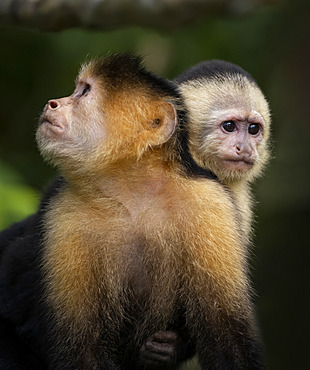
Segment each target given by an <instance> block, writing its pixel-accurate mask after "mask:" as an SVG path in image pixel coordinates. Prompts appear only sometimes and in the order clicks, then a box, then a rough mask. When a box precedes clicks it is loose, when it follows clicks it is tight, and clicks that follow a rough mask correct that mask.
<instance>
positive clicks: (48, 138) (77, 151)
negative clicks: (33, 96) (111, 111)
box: [36, 78, 107, 165]
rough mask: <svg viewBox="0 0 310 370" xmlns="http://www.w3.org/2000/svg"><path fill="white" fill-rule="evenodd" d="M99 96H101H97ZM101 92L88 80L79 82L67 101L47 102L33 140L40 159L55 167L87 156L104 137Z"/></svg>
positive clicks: (55, 100)
mask: <svg viewBox="0 0 310 370" xmlns="http://www.w3.org/2000/svg"><path fill="white" fill-rule="evenodd" d="M99 92H100V94H99ZM101 95H102V94H101V91H100V87H99V86H98V84H97V83H96V82H95V81H93V80H92V79H91V78H88V79H85V80H79V81H78V82H77V85H76V89H75V90H74V92H73V94H72V95H71V96H69V97H65V98H61V99H52V100H49V101H48V103H47V104H46V106H45V108H44V110H43V113H42V115H41V118H40V121H39V127H38V130H37V134H36V138H37V142H38V145H39V148H40V151H41V152H42V154H43V156H44V157H45V158H46V159H48V160H49V161H51V162H52V163H54V164H56V165H58V164H59V163H61V162H62V160H63V159H64V160H65V161H68V158H71V159H72V160H74V159H76V160H79V158H82V156H83V157H84V160H87V157H88V156H91V155H92V153H94V151H95V150H96V148H97V147H98V145H99V144H100V143H102V142H103V141H104V140H105V139H106V137H107V130H106V124H105V115H104V111H103V107H102V104H101V101H100V97H101Z"/></svg>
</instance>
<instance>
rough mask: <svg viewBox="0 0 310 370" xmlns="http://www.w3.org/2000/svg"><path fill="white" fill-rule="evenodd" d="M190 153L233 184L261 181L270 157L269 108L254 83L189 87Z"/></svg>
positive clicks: (184, 88)
mask: <svg viewBox="0 0 310 370" xmlns="http://www.w3.org/2000/svg"><path fill="white" fill-rule="evenodd" d="M181 89H182V93H183V95H184V96H185V101H186V105H187V108H188V111H189V129H188V130H189V141H190V150H191V152H192V155H193V157H194V158H195V160H196V161H197V162H198V163H199V164H200V165H201V166H202V167H204V168H209V169H210V170H212V171H213V172H214V173H215V174H216V175H217V176H218V178H219V179H220V180H221V181H223V182H225V183H230V182H233V181H238V180H241V179H246V180H252V179H253V178H254V177H257V176H258V175H259V174H260V172H261V169H262V168H263V166H264V164H265V163H266V161H267V158H268V148H267V141H268V136H269V125H270V123H269V110H268V104H267V102H266V100H265V98H264V96H263V95H262V93H261V91H260V90H259V89H258V87H256V86H255V85H254V84H251V83H249V82H247V81H245V83H244V85H242V86H240V85H238V84H236V83H232V82H230V81H227V82H225V83H223V82H222V83H219V82H217V81H205V82H203V83H197V82H196V83H195V82H194V83H193V82H190V83H188V84H184V85H183V86H182V87H181Z"/></svg>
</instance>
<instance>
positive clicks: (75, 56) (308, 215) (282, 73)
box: [0, 1, 310, 370]
mask: <svg viewBox="0 0 310 370" xmlns="http://www.w3.org/2000/svg"><path fill="white" fill-rule="evenodd" d="M308 4H309V2H306V1H304V2H299V1H295V2H285V1H284V2H279V3H278V4H274V5H270V6H266V7H264V8H260V9H259V10H258V11H256V12H254V13H251V14H247V15H246V16H242V17H240V16H239V17H236V16H231V17H230V16H226V17H223V16H221V17H218V18H215V17H212V18H210V17H209V18H206V19H205V20H204V21H202V22H199V24H194V25H189V26H186V27H182V28H179V29H175V30H170V31H169V32H168V31H167V32H159V31H156V30H152V29H141V28H134V27H131V28H124V29H122V30H117V31H113V32H86V31H82V30H68V31H64V32H60V33H54V34H51V33H39V32H33V31H27V30H23V29H17V28H3V27H0V81H1V87H0V108H1V111H0V229H2V228H5V227H6V226H8V225H9V224H10V223H12V222H14V221H16V220H19V219H21V218H23V217H24V216H25V215H27V214H29V213H31V212H32V211H33V210H34V209H35V207H36V206H37V202H38V195H39V191H40V189H41V188H42V187H43V186H44V185H45V184H46V183H47V181H48V179H50V178H51V177H52V176H53V175H54V174H55V172H54V170H53V169H51V168H50V167H48V166H47V165H46V164H45V163H44V162H43V160H42V159H41V157H40V155H39V153H38V151H37V148H36V144H35V140H34V132H35V126H36V122H37V121H38V117H39V115H40V112H41V110H42V108H43V106H44V105H45V103H46V102H47V100H48V99H50V98H58V97H62V96H66V95H69V94H71V92H72V90H73V86H74V79H75V76H76V73H77V71H78V69H79V65H80V63H81V62H83V61H84V60H85V59H86V57H91V56H97V55H101V54H106V53H107V52H118V51H128V50H129V51H136V52H138V53H140V54H142V55H144V56H145V57H146V65H147V67H148V68H149V69H151V70H153V71H154V72H155V73H159V74H162V75H164V76H166V77H169V78H173V77H175V76H177V75H178V74H179V73H180V72H182V71H183V70H184V69H186V68H188V67H189V66H191V65H193V64H195V63H197V62H199V61H201V60H205V59H211V58H220V59H226V60H229V61H232V62H234V63H237V64H240V65H241V66H242V67H243V68H245V69H246V70H248V71H249V72H250V73H251V74H252V75H253V76H254V77H255V79H256V80H257V81H258V83H259V85H260V86H261V88H262V89H263V91H264V92H265V95H266V97H267V99H268V100H269V101H270V106H271V110H272V115H273V124H272V126H273V128H272V131H273V159H272V161H271V163H270V165H269V167H268V169H267V171H266V173H265V176H264V177H263V178H262V179H261V180H259V181H258V182H257V183H256V184H255V187H254V190H253V191H254V193H255V198H256V200H257V203H256V210H255V213H256V216H257V217H256V238H255V247H254V248H253V250H254V256H253V259H252V267H253V268H252V277H253V283H254V285H255V287H256V290H257V298H256V301H257V307H258V317H259V321H260V327H261V330H262V335H263V338H264V342H265V346H266V353H267V360H268V365H269V368H270V369H271V370H286V369H307V368H309V369H310V359H309V354H308V352H309V345H310V343H309V339H308V338H309V314H308V312H309V272H308V270H309V269H308V265H309V257H310V251H309V246H310V243H309V236H308V235H309V234H308V232H309V229H310V191H309V186H310V181H309V180H310V171H309V154H310V149H309V145H310V103H309V98H310V93H309V86H310V73H309V66H310V27H309V14H310V6H309V5H308ZM308 121H309V122H308Z"/></svg>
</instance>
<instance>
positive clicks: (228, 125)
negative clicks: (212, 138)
mask: <svg viewBox="0 0 310 370" xmlns="http://www.w3.org/2000/svg"><path fill="white" fill-rule="evenodd" d="M222 127H223V129H224V130H225V131H227V132H233V131H234V129H235V128H236V125H235V122H234V121H225V122H223V123H222Z"/></svg>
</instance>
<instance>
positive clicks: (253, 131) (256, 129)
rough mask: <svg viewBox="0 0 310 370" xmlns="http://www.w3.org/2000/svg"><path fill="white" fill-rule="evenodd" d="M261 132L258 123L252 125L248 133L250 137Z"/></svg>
mask: <svg viewBox="0 0 310 370" xmlns="http://www.w3.org/2000/svg"><path fill="white" fill-rule="evenodd" d="M258 132H259V124H258V123H251V124H250V125H249V128H248V133H249V134H250V135H256V134H258Z"/></svg>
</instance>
